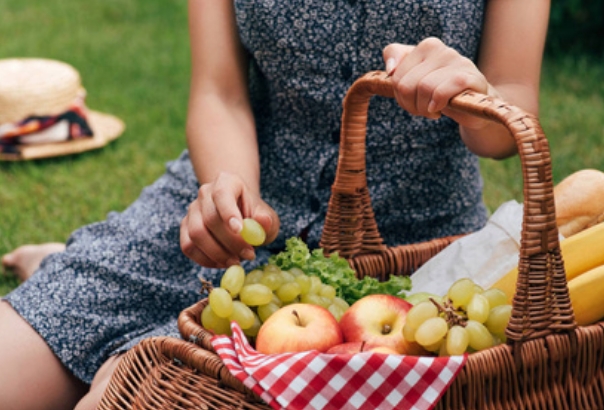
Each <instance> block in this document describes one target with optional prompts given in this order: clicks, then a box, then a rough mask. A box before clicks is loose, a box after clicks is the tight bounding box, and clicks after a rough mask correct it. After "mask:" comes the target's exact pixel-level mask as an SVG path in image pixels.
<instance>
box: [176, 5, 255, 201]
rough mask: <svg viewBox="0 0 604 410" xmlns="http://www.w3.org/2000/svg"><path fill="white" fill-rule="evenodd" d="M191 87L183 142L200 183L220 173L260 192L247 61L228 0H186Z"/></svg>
mask: <svg viewBox="0 0 604 410" xmlns="http://www.w3.org/2000/svg"><path fill="white" fill-rule="evenodd" d="M189 27H190V42H191V67H192V71H191V84H190V87H191V88H190V95H189V109H188V116H187V143H188V147H189V151H190V155H191V161H192V162H193V166H194V168H195V173H196V175H197V178H198V179H199V182H200V183H201V184H204V183H208V182H211V181H214V180H215V179H216V178H217V177H218V175H219V174H220V173H221V172H227V173H231V174H235V175H240V176H243V178H244V180H245V183H246V185H247V186H248V188H249V189H251V190H253V191H254V192H255V193H258V192H259V161H258V147H257V145H256V132H255V127H254V119H253V116H252V112H251V108H250V103H249V97H248V91H247V63H248V62H247V58H246V56H245V53H244V50H243V49H242V47H241V45H240V42H239V37H238V33H237V27H236V25H235V16H234V10H233V4H232V2H230V1H211V0H190V1H189Z"/></svg>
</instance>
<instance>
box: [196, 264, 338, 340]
mask: <svg viewBox="0 0 604 410" xmlns="http://www.w3.org/2000/svg"><path fill="white" fill-rule="evenodd" d="M291 303H310V304H314V305H319V306H323V307H324V308H326V309H327V310H329V311H330V312H331V313H332V314H333V315H334V317H335V318H336V319H337V320H339V319H340V317H342V315H343V314H344V311H345V310H346V309H348V307H349V306H348V303H347V302H346V301H345V300H344V299H342V298H340V297H338V296H337V295H336V289H335V288H334V287H333V286H331V285H326V284H324V283H322V282H321V279H319V277H318V276H310V275H306V274H305V273H304V272H303V271H302V270H301V269H298V268H292V269H290V270H281V268H279V267H278V266H277V265H274V264H267V265H265V266H263V267H262V268H257V269H254V270H252V271H250V272H249V273H247V274H246V272H245V270H244V269H243V267H241V266H240V265H233V266H231V267H229V268H228V269H227V270H226V271H225V273H224V275H223V277H222V279H221V281H220V287H216V288H213V289H211V290H210V293H209V295H208V304H207V305H206V307H205V308H204V309H203V311H202V313H201V324H202V325H203V327H204V328H206V329H209V330H211V331H213V332H214V333H216V334H226V335H230V334H231V329H230V323H231V321H233V320H234V321H235V322H237V323H238V324H239V326H240V327H241V329H242V330H243V332H244V333H245V334H246V335H247V336H250V337H255V336H256V335H257V334H258V330H259V329H260V326H261V325H262V323H264V322H265V321H266V319H268V318H269V316H271V315H272V314H273V313H275V312H276V311H277V310H278V309H279V308H281V307H282V306H285V305H288V304H291Z"/></svg>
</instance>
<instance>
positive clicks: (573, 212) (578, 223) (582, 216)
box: [554, 169, 604, 238]
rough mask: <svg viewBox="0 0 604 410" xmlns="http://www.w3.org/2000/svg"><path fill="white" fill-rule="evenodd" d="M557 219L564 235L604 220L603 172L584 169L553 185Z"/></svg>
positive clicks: (566, 235)
mask: <svg viewBox="0 0 604 410" xmlns="http://www.w3.org/2000/svg"><path fill="white" fill-rule="evenodd" d="M554 200H555V205H556V222H557V224H558V230H559V231H560V233H561V234H562V235H563V236H564V237H565V238H567V237H569V236H572V235H574V234H576V233H578V232H580V231H582V230H584V229H585V228H588V227H590V226H592V225H595V224H597V223H599V222H602V221H604V172H601V171H598V170H596V169H583V170H580V171H577V172H575V173H573V174H571V175H569V176H567V177H566V178H564V179H563V180H562V181H560V183H559V184H558V185H556V186H555V187H554Z"/></svg>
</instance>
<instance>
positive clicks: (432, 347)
mask: <svg viewBox="0 0 604 410" xmlns="http://www.w3.org/2000/svg"><path fill="white" fill-rule="evenodd" d="M443 344H445V338H444V337H443V338H442V339H438V340H437V341H436V342H434V343H432V344H430V345H427V346H424V349H426V350H427V351H429V352H432V353H438V352H440V349H441V348H442V345H443Z"/></svg>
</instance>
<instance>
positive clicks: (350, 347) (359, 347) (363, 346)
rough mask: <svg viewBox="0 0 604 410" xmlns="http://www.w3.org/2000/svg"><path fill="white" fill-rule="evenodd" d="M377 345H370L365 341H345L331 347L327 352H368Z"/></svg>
mask: <svg viewBox="0 0 604 410" xmlns="http://www.w3.org/2000/svg"><path fill="white" fill-rule="evenodd" d="M374 347H377V346H375V345H368V344H367V343H365V342H344V343H340V344H339V345H335V346H333V347H331V348H330V349H329V350H328V351H326V352H325V353H330V354H342V353H344V354H355V353H361V352H366V351H368V350H369V349H371V348H374Z"/></svg>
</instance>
